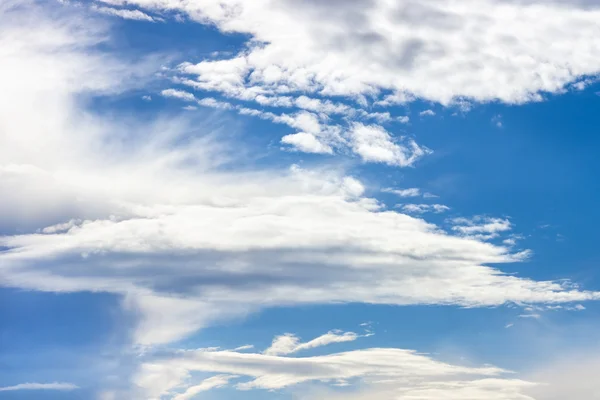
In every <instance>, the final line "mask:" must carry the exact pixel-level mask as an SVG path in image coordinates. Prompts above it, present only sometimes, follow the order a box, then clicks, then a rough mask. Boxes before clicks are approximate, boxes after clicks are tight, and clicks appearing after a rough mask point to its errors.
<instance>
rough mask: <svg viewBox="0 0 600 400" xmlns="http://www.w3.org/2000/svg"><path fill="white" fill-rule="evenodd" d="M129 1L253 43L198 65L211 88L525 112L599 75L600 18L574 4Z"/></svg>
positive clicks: (594, 11)
mask: <svg viewBox="0 0 600 400" xmlns="http://www.w3.org/2000/svg"><path fill="white" fill-rule="evenodd" d="M128 3H130V4H138V5H140V6H142V7H146V8H153V9H158V10H178V11H182V12H186V13H187V14H188V15H189V16H190V17H191V18H192V19H194V20H196V21H199V22H202V23H212V24H214V25H215V26H217V27H218V28H219V29H220V30H221V31H223V32H240V33H245V34H249V35H251V36H252V38H253V42H252V45H251V46H250V48H249V50H248V51H244V52H242V53H240V54H238V55H236V56H235V57H233V58H231V59H225V60H217V61H213V60H211V61H203V62H201V63H199V64H197V65H195V66H194V67H193V68H194V72H195V73H196V74H198V76H199V82H200V83H202V85H204V86H205V87H206V88H207V89H208V88H210V89H211V90H219V91H227V92H247V91H248V90H260V91H262V92H264V91H277V92H287V93H289V92H293V91H302V92H305V93H322V94H331V95H347V96H360V95H372V94H378V93H380V92H383V91H385V92H387V93H388V94H387V97H385V100H383V99H382V101H386V102H387V104H389V103H402V102H403V101H407V100H409V99H411V98H423V99H426V100H431V101H436V102H440V103H443V104H450V103H451V102H452V101H453V100H457V99H464V98H468V99H472V100H475V101H492V100H500V101H504V102H508V103H520V102H526V101H532V100H538V99H540V98H541V96H540V93H542V92H560V91H561V90H563V88H564V87H565V86H566V85H567V84H569V83H571V82H576V81H578V79H579V78H580V77H584V76H588V75H590V76H591V75H595V74H597V73H598V72H600V63H599V62H598V59H600V57H599V54H598V52H599V51H600V50H598V49H600V46H599V43H598V40H600V39H598V35H596V29H597V26H596V21H597V20H598V18H599V17H600V10H598V9H597V8H596V7H584V6H582V3H577V2H565V1H544V2H541V1H501V0H485V1H480V0H467V1H462V2H447V1H443V0H431V1H427V2H425V3H423V2H419V1H413V0H402V1H386V0H358V1H351V2H337V1H336V2H316V1H307V2H296V1H285V2H281V3H280V4H277V6H275V7H274V6H273V5H272V2H270V1H268V0H257V1H252V2H246V1H242V0H207V1H201V2H179V1H173V0H161V1H154V2H147V1H143V0H130V1H128ZM233 10H235V12H233ZM257 88H258V89H257ZM389 92H391V94H389ZM380 104H382V103H380Z"/></svg>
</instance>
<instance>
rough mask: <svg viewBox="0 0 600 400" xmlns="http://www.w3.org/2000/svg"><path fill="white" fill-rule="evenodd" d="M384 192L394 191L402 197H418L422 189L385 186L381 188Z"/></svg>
mask: <svg viewBox="0 0 600 400" xmlns="http://www.w3.org/2000/svg"><path fill="white" fill-rule="evenodd" d="M381 191H382V192H384V193H393V194H395V195H396V196H400V197H418V196H420V195H421V189H419V188H408V189H393V188H385V189H382V190H381Z"/></svg>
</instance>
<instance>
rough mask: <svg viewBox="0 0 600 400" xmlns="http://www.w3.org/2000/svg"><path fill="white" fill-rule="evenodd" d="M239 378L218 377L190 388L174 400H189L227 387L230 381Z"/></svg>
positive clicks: (230, 376) (233, 376) (231, 376)
mask: <svg viewBox="0 0 600 400" xmlns="http://www.w3.org/2000/svg"><path fill="white" fill-rule="evenodd" d="M235 378H237V376H235V375H217V376H213V377H210V378H207V379H205V380H203V381H202V382H201V383H200V384H199V385H195V386H191V387H189V388H188V389H187V390H186V391H185V392H183V393H181V394H178V395H176V396H175V397H173V400H189V399H192V398H194V397H195V396H196V395H197V394H199V393H202V392H206V391H208V390H212V389H216V388H220V387H223V386H226V385H227V384H228V383H229V381H230V380H232V379H235Z"/></svg>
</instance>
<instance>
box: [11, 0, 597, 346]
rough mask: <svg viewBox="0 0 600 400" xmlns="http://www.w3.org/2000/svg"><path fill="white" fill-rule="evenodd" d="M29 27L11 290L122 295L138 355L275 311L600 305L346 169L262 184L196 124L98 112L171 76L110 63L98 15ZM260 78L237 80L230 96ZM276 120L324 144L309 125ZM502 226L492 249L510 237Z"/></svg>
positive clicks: (15, 55) (14, 136)
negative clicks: (408, 209)
mask: <svg viewBox="0 0 600 400" xmlns="http://www.w3.org/2000/svg"><path fill="white" fill-rule="evenodd" d="M259 3H260V2H257V4H259ZM19 10H20V9H19V8H18V7H16V8H11V7H8V8H4V9H2V14H0V22H2V25H3V27H5V28H4V29H3V33H2V35H0V45H1V46H2V48H3V49H5V51H4V52H2V53H1V54H0V57H2V58H1V59H0V62H2V65H3V66H5V67H6V68H7V69H8V70H10V71H11V72H10V74H4V75H1V76H0V84H2V87H3V88H4V90H3V91H1V92H0V106H1V107H0V116H1V118H0V133H1V135H2V136H1V140H2V146H0V160H2V161H1V162H2V163H1V164H0V191H1V192H2V193H3V194H6V195H3V196H1V197H0V223H1V224H2V226H5V227H7V228H6V229H9V230H11V229H12V230H11V231H10V232H9V233H7V234H5V235H4V236H2V237H0V249H1V250H0V274H1V279H0V282H2V284H3V285H5V286H11V287H18V288H26V289H32V290H43V291H52V292H76V291H92V292H108V293H113V294H116V295H118V296H121V297H122V298H123V305H124V307H126V308H127V309H128V310H130V311H131V312H132V313H133V314H134V315H136V316H138V317H139V318H138V324H137V326H136V329H135V330H134V332H133V341H134V342H135V343H137V344H142V345H153V344H160V343H169V342H172V341H176V340H178V339H181V338H183V337H185V336H187V335H190V334H192V333H193V332H196V331H197V330H198V329H201V328H202V327H204V326H206V325H208V324H213V323H216V322H218V321H220V320H223V319H228V318H234V317H236V316H240V315H246V314H247V313H250V312H255V311H259V310H261V309H264V308H268V307H274V306H294V305H300V304H340V303H347V302H363V303H372V304H393V305H407V304H443V305H460V306H469V307H476V306H495V305H502V304H504V303H507V302H517V303H548V304H556V303H563V302H575V301H577V302H580V301H585V300H593V299H598V298H599V297H600V295H599V294H598V293H597V292H591V291H585V290H581V289H579V288H577V287H576V286H573V285H571V284H570V283H568V282H563V281H561V282H550V281H535V280H532V279H528V278H526V277H519V276H514V275H508V274H504V273H503V272H502V271H500V270H498V269H496V268H494V267H493V266H492V265H493V264H495V263H511V262H519V261H522V260H523V259H524V257H525V256H526V253H513V252H512V250H511V249H510V248H507V247H503V246H499V245H494V244H491V243H487V242H485V238H483V237H476V235H475V233H477V232H475V231H474V229H475V228H474V227H475V226H478V225H474V224H468V223H467V224H464V225H460V226H461V227H462V228H461V229H456V230H455V231H456V232H452V231H450V232H446V231H444V230H443V229H441V228H440V227H438V226H435V225H433V224H430V223H427V222H426V221H424V220H422V219H417V218H413V217H411V216H409V215H406V214H402V213H399V212H394V211H389V210H385V208H384V207H383V206H382V204H380V203H379V202H378V201H377V200H375V199H373V198H371V197H370V196H369V193H368V192H367V190H366V189H365V187H364V185H363V184H362V183H361V182H360V181H359V180H358V179H356V178H355V177H352V176H350V175H348V174H347V173H346V172H345V171H343V170H342V169H335V168H330V167H322V168H319V167H311V168H299V167H298V166H295V165H290V166H289V167H288V168H280V167H279V166H277V167H273V168H268V167H264V168H261V169H250V168H248V167H247V166H244V164H243V161H244V160H243V159H244V154H245V149H244V146H242V145H241V144H240V143H239V142H237V141H234V140H228V137H227V135H224V134H223V132H213V131H211V130H209V129H203V128H202V129H201V128H198V127H199V126H201V127H204V126H205V124H200V123H199V122H200V121H198V120H195V119H194V116H189V115H177V116H162V115H160V114H159V115H157V116H156V117H155V118H154V119H148V118H145V119H144V120H131V119H128V118H127V117H126V116H124V115H119V114H118V113H113V114H110V115H106V114H103V113H101V112H92V111H90V110H89V109H88V108H87V107H86V105H87V102H86V101H85V100H86V99H89V98H90V97H91V96H94V95H98V94H108V93H119V92H120V91H123V90H128V88H132V87H135V86H134V85H135V84H139V82H144V79H149V76H152V75H153V73H154V72H155V71H156V70H157V69H158V68H159V65H156V64H152V63H151V62H150V61H149V62H146V63H133V62H131V61H130V60H127V59H123V58H120V57H114V56H112V55H109V54H106V53H103V52H102V48H101V46H97V44H98V43H99V42H101V41H102V40H104V39H105V37H106V31H105V29H106V28H105V26H103V25H102V24H101V23H100V24H99V23H96V22H95V21H90V20H87V19H85V18H86V17H85V16H81V15H78V14H68V13H67V15H55V16H53V17H54V18H48V17H47V16H45V14H44V13H42V12H37V11H35V8H34V9H33V11H28V12H27V13H22V12H20V11H19ZM32 24H34V25H32ZM31 26H36V29H29V27H31ZM42 50H43V51H42ZM245 65H246V63H245V62H241V61H240V62H239V65H237V66H235V68H233V67H232V66H231V65H229V67H228V68H230V69H229V71H232V72H231V76H230V77H229V78H227V79H226V80H225V82H226V81H230V82H236V79H237V78H236V76H237V75H236V73H237V72H236V71H238V70H239V69H240V68H241V69H243V68H246V67H245ZM212 67H214V65H213V66H212ZM212 67H211V68H212ZM225 70H227V68H225ZM207 71H208V72H209V73H216V72H215V71H216V68H213V69H212V70H211V69H208V70H207ZM211 71H212V72H211ZM31 110H35V113H36V114H35V115H36V118H32V115H31V112H32V111H31ZM258 112H259V113H261V115H265V114H264V112H262V111H258ZM266 118H273V120H274V121H284V122H282V123H285V124H289V125H290V126H292V125H293V126H296V127H297V128H298V129H301V130H302V131H303V132H314V133H315V134H316V133H317V132H323V130H322V128H321V125H320V123H319V121H318V119H315V118H313V116H312V113H310V112H309V111H302V112H299V113H296V114H290V115H288V114H282V115H275V114H273V115H271V114H268V115H266ZM81 132H85V133H86V134H85V135H83V134H81ZM217 133H218V134H217ZM351 143H352V144H351V145H352V146H353V147H355V148H356V151H357V153H358V154H361V156H362V157H363V158H364V159H378V160H381V161H382V162H387V163H390V164H394V165H406V164H408V163H410V160H411V158H412V157H414V154H415V152H417V151H418V149H419V148H418V146H416V145H414V144H411V143H410V142H408V144H406V146H408V147H409V148H411V149H412V151H413V153H412V154H407V153H406V152H405V150H403V149H404V148H403V147H402V146H403V145H402V144H401V143H398V142H397V141H396V140H395V139H393V138H391V137H390V136H389V135H387V134H386V132H385V131H384V130H382V129H380V128H379V127H377V126H373V125H364V124H359V123H356V124H354V125H353V126H352V142H351ZM64 149H69V151H68V152H66V151H65V150H64ZM420 151H421V152H423V150H420ZM484 222H485V221H484ZM488 225H489V224H487V223H484V224H483V225H482V226H483V227H484V228H481V229H480V230H479V231H478V232H479V233H481V234H492V233H494V232H491V231H490V230H491V229H492V228H491V227H489V226H488ZM496 225H497V224H494V227H496ZM457 226H458V225H457ZM503 226H504V225H503ZM494 230H495V231H497V230H498V229H497V227H496V228H494ZM504 230H505V229H504V228H503V231H504ZM17 232H18V233H17ZM456 233H458V235H457V234H456Z"/></svg>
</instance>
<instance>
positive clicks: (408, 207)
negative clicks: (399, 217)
mask: <svg viewBox="0 0 600 400" xmlns="http://www.w3.org/2000/svg"><path fill="white" fill-rule="evenodd" d="M401 208H402V211H404V212H407V213H414V214H424V213H427V212H433V213H436V214H439V213H443V212H446V211H448V210H450V207H448V206H445V205H443V204H403V205H402V206H401Z"/></svg>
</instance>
